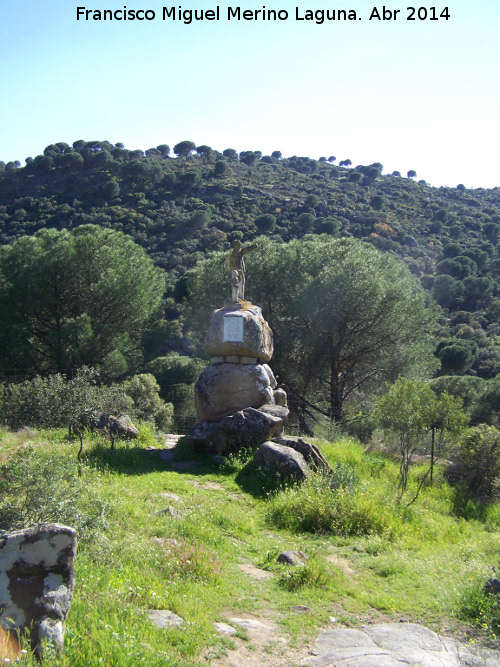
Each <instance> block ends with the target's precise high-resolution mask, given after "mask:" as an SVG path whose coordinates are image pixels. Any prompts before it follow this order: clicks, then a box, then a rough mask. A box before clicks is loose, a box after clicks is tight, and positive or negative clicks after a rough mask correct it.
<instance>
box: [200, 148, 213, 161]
mask: <svg viewBox="0 0 500 667" xmlns="http://www.w3.org/2000/svg"><path fill="white" fill-rule="evenodd" d="M196 152H197V153H198V155H201V157H202V158H203V160H204V161H206V162H207V161H208V160H210V158H211V157H212V155H213V153H214V151H213V149H212V148H211V147H210V146H207V145H205V144H203V146H197V148H196Z"/></svg>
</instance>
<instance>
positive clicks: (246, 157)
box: [240, 151, 259, 167]
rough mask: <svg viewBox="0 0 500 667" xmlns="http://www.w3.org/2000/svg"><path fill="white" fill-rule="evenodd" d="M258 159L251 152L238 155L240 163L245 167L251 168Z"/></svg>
mask: <svg viewBox="0 0 500 667" xmlns="http://www.w3.org/2000/svg"><path fill="white" fill-rule="evenodd" d="M258 159H259V157H258V155H257V154H256V153H254V152H253V151H243V153H240V161H241V162H243V164H246V165H247V167H253V165H254V164H255V163H256V162H257V160H258Z"/></svg>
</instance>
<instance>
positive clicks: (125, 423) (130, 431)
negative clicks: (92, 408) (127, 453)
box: [109, 412, 139, 440]
mask: <svg viewBox="0 0 500 667" xmlns="http://www.w3.org/2000/svg"><path fill="white" fill-rule="evenodd" d="M109 425H110V427H111V428H112V429H113V431H114V432H115V433H116V434H117V435H118V436H120V438H127V439H128V440H134V439H135V438H138V437H139V431H138V430H137V429H136V427H135V426H134V425H133V424H132V420H131V419H130V417H129V416H128V415H126V414H125V413H124V412H120V413H119V415H118V416H117V417H113V416H110V417H109Z"/></svg>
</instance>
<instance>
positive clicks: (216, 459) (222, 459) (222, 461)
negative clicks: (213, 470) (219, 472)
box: [212, 454, 227, 468]
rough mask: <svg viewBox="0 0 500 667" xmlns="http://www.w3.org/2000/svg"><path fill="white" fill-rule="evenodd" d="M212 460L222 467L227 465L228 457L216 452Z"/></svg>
mask: <svg viewBox="0 0 500 667" xmlns="http://www.w3.org/2000/svg"><path fill="white" fill-rule="evenodd" d="M212 461H213V462H214V463H215V465H216V466H217V467H218V468H222V467H223V466H225V465H226V463H227V459H226V457H225V456H221V455H220V454H215V456H214V457H213V458H212Z"/></svg>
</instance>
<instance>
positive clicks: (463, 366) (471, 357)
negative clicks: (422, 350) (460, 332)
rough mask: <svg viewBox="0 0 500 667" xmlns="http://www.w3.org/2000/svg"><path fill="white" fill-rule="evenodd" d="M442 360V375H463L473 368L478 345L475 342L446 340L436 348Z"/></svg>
mask: <svg viewBox="0 0 500 667" xmlns="http://www.w3.org/2000/svg"><path fill="white" fill-rule="evenodd" d="M435 354H436V356H437V357H438V358H439V359H440V360H441V372H442V373H451V374H456V373H463V372H464V371H466V370H467V369H468V368H470V367H471V366H472V364H473V363H474V361H475V359H476V357H477V345H476V343H475V342H474V341H473V340H465V339H462V338H445V339H443V340H442V341H441V342H440V343H439V345H438V346H437V348H436V352H435Z"/></svg>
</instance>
